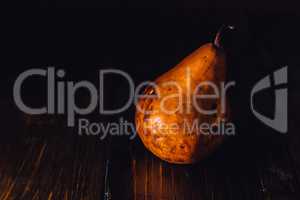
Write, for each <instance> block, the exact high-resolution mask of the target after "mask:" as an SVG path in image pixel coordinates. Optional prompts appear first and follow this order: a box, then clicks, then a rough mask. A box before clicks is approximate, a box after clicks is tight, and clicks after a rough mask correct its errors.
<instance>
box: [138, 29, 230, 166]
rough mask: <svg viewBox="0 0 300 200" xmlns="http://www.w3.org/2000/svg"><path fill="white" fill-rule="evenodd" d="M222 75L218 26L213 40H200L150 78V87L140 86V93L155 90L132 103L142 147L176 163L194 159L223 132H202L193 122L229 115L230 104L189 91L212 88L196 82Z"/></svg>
mask: <svg viewBox="0 0 300 200" xmlns="http://www.w3.org/2000/svg"><path fill="white" fill-rule="evenodd" d="M225 81H226V58H225V52H224V50H223V49H222V47H221V46H220V32H218V34H217V36H216V38H215V41H214V42H213V43H207V44H204V45H202V46H201V47H200V48H198V49H197V50H196V51H194V52H193V53H192V54H190V55H189V56H187V57H186V58H184V59H183V60H182V61H181V62H180V63H179V64H177V65H176V66H175V67H173V68H172V69H171V70H169V71H168V72H166V73H164V74H163V75H161V76H160V77H158V78H157V79H156V80H155V81H154V82H155V85H156V86H155V87H154V86H148V87H147V88H146V89H145V91H144V94H145V95H154V96H155V97H154V98H140V99H139V101H138V103H137V105H136V106H137V110H136V115H135V123H136V129H137V132H138V135H139V137H140V138H141V140H142V142H143V144H144V145H145V147H146V148H147V149H148V150H150V151H151V152H152V153H153V154H154V155H156V156H158V157H159V158H161V159H162V160H165V161H167V162H170V163H177V164H191V163H195V162H197V161H199V160H201V159H203V158H205V157H206V156H207V155H209V154H210V153H212V152H213V151H214V150H215V149H216V148H217V147H218V146H219V145H220V144H222V142H223V140H224V138H225V136H224V135H221V134H219V135H214V134H210V133H207V131H206V132H205V134H204V133H203V132H201V131H199V129H197V128H193V127H195V123H196V124H197V125H200V124H204V123H205V124H208V125H210V124H213V123H218V122H220V121H221V120H223V121H228V119H229V112H230V110H229V106H228V104H227V103H225V112H224V111H222V108H221V107H222V102H221V100H222V99H221V97H219V98H212V99H209V98H208V99H203V98H194V96H195V95H199V94H200V95H206V94H207V95H212V94H214V93H215V91H214V90H213V88H212V87H211V86H209V85H207V84H203V85H201V86H202V87H199V84H200V83H203V82H211V83H215V85H216V86H218V87H219V86H220V83H222V82H223V83H224V82H225ZM218 89H219V88H218ZM194 99H196V100H194ZM226 102H227V101H226ZM195 104H197V106H198V107H200V108H201V109H202V110H204V111H208V110H215V112H214V113H211V114H207V113H203V112H199V109H197V107H196V106H195ZM223 106H224V105H223Z"/></svg>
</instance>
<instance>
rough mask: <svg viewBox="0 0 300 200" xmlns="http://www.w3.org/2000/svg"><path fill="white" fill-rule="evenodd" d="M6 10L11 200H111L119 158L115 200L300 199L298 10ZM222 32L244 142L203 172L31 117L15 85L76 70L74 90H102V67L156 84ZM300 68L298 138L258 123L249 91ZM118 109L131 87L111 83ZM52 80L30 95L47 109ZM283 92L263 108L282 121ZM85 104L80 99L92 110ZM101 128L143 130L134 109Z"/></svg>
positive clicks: (6, 177)
mask: <svg viewBox="0 0 300 200" xmlns="http://www.w3.org/2000/svg"><path fill="white" fill-rule="evenodd" d="M12 4H14V5H9V6H8V7H3V12H1V33H2V34H1V35H2V36H1V49H2V51H1V52H2V53H1V55H2V56H1V60H0V63H1V73H0V74H1V80H0V81H1V82H0V83H1V85H0V89H1V94H0V103H1V105H0V106H1V110H2V115H1V118H0V119H1V123H0V125H1V127H2V131H1V134H0V135H1V139H0V144H1V146H0V150H1V151H0V199H5V200H6V199H35V198H36V199H46V198H53V199H64V198H65V199H101V198H102V196H103V184H104V167H105V166H104V162H105V160H107V159H108V158H109V159H110V160H111V162H112V165H111V171H110V172H111V176H110V180H111V183H110V186H111V189H112V194H113V199H299V178H300V175H299V173H300V159H299V158H300V149H299V145H300V137H299V131H298V128H297V124H298V123H297V122H298V121H297V118H298V116H297V114H298V111H299V100H300V94H299V90H298V88H297V86H298V85H299V84H298V80H299V76H298V74H299V64H300V63H299V60H298V59H299V48H298V47H299V44H300V43H299V42H300V39H299V35H300V29H299V27H298V26H299V21H300V15H299V13H298V12H297V11H298V7H297V4H296V3H291V2H287V1H286V2H278V3H277V2H273V1H269V2H268V1H248V2H242V1H226V2H225V1H224V2H223V3H219V2H217V1H209V2H208V1H178V0H176V1H148V2H143V1H131V0H127V1H116V0H114V1H104V2H103V1H66V0H64V1H36V2H22V3H17V2H12ZM222 24H232V25H234V26H235V27H236V29H235V31H233V32H231V33H228V34H226V35H225V37H224V46H225V49H226V52H227V58H228V68H229V71H228V77H229V79H230V80H235V81H236V82H237V86H236V87H235V88H234V90H233V91H231V93H230V94H229V95H230V96H229V98H230V103H231V106H232V108H233V116H234V117H233V120H234V121H235V122H236V124H237V128H238V129H237V130H238V132H237V136H234V137H232V138H230V139H229V140H228V141H227V142H226V143H225V144H224V145H223V146H222V147H221V148H220V149H219V151H217V152H216V153H215V154H214V155H212V156H211V157H209V158H208V159H206V160H204V161H202V162H200V163H198V164H196V165H193V166H177V165H170V164H167V163H165V162H163V161H160V160H159V159H157V158H156V157H154V156H153V155H152V154H151V153H149V152H148V151H146V150H145V149H144V148H143V146H142V144H141V143H140V141H139V139H138V138H136V139H135V140H134V141H130V140H129V139H128V137H113V138H110V139H107V140H104V141H99V139H98V138H95V137H91V136H89V137H83V136H81V137H80V136H78V135H77V130H75V129H70V128H66V127H65V124H66V123H65V116H58V115H55V116H50V117H49V116H28V115H25V114H23V113H21V112H20V111H18V109H17V108H16V106H15V105H14V102H13V99H12V88H13V83H14V81H15V79H16V78H17V76H18V75H19V74H20V73H21V72H23V71H24V70H26V69H30V68H47V67H48V66H55V67H56V68H61V69H65V70H66V71H67V76H66V78H65V80H66V81H68V80H69V81H76V80H77V81H79V80H89V81H92V82H93V83H94V84H95V85H96V86H97V84H98V76H97V74H98V70H99V69H104V68H116V69H121V70H124V71H126V72H128V73H129V74H130V75H131V77H132V78H133V79H134V81H135V83H136V84H138V83H140V82H142V81H145V80H153V79H155V78H156V77H157V76H159V75H160V74H162V73H164V72H166V71H167V70H168V69H170V68H171V67H172V66H174V65H175V64H176V63H178V62H179V61H180V60H181V59H182V58H184V57H185V56H186V55H188V54H189V53H191V52H192V51H193V50H195V49H196V48H198V47H199V46H201V45H202V44H204V43H206V42H210V41H212V40H213V37H214V35H215V33H216V32H217V30H218V29H219V27H220V26H221V25H222ZM285 65H288V67H289V84H288V88H289V132H288V134H286V135H281V134H279V133H277V132H276V131H273V130H272V129H271V128H268V127H266V126H265V125H263V124H262V123H261V122H260V121H258V120H257V119H256V118H255V117H254V115H252V113H251V111H250V107H249V94H250V90H251V88H252V87H253V85H254V84H255V83H256V82H257V81H258V80H260V79H261V78H263V77H264V76H265V75H267V74H270V73H272V72H273V71H274V70H276V69H279V68H281V67H283V66H285ZM107 83H108V84H107V87H106V90H105V102H107V104H106V106H107V107H117V106H119V105H122V103H124V101H126V99H127V90H128V88H127V85H126V83H124V82H122V80H121V79H118V78H116V77H114V78H111V79H109V80H108V82H107ZM44 88H45V84H44V83H43V82H41V81H39V82H37V81H36V82H34V81H33V82H30V83H28V84H27V85H26V86H25V92H24V93H25V94H24V96H25V98H26V100H27V101H28V102H29V103H31V104H33V105H41V103H42V102H43V100H44V98H45V95H46V92H45V89H44ZM272 95H273V92H272V91H266V92H265V93H264V94H262V95H261V96H259V97H258V98H259V100H258V102H260V103H259V104H258V105H257V107H258V108H259V110H260V111H262V112H264V113H266V114H267V115H269V116H272V114H273V113H272V110H273V106H274V102H273V96H272ZM85 102H86V96H85V95H84V93H83V95H81V96H79V97H78V103H79V104H82V105H85ZM88 117H89V118H90V119H91V120H94V121H96V122H99V121H103V122H105V121H117V120H118V118H119V117H124V118H125V119H128V120H130V121H133V117H134V107H133V106H132V107H131V109H129V110H128V111H126V112H124V113H122V114H120V115H114V116H102V115H99V114H98V113H94V114H92V115H90V116H88Z"/></svg>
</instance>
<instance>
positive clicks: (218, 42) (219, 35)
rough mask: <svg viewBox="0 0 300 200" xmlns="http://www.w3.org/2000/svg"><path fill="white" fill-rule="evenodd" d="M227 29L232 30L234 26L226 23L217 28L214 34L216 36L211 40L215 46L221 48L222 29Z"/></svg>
mask: <svg viewBox="0 0 300 200" xmlns="http://www.w3.org/2000/svg"><path fill="white" fill-rule="evenodd" d="M227 29H229V30H233V29H234V26H230V25H226V26H225V25H224V24H223V25H222V26H221V27H220V28H219V30H218V32H217V34H216V36H215V39H214V42H213V44H214V46H215V47H217V48H222V44H221V39H222V35H223V33H224V31H225V30H227Z"/></svg>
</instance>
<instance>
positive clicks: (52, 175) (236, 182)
mask: <svg viewBox="0 0 300 200" xmlns="http://www.w3.org/2000/svg"><path fill="white" fill-rule="evenodd" d="M51 127H52V126H51V125H47V124H43V125H42V127H40V125H36V124H35V125H33V127H31V128H25V129H23V130H20V131H21V132H20V133H21V134H20V135H21V137H16V138H11V139H9V140H7V141H5V142H3V141H2V142H1V145H0V199H1V200H10V199H16V200H19V199H25V200H26V199H43V200H44V199H55V200H56V199H72V200H73V199H87V200H88V199H91V200H95V199H103V195H104V194H103V192H104V191H103V185H104V174H105V173H104V172H105V160H106V159H107V158H108V157H107V155H108V154H107V152H106V151H107V150H106V149H107V145H108V143H107V140H104V141H100V140H99V138H95V137H84V136H76V135H74V134H75V133H73V132H72V131H74V130H72V129H71V130H70V129H65V128H63V127H56V128H53V127H52V128H51ZM22 132H23V133H22ZM288 141H289V140H288V137H285V136H282V135H274V138H272V140H271V139H270V138H268V139H267V138H266V137H262V136H261V137H239V136H236V137H233V138H230V139H229V140H227V142H226V143H225V144H224V145H223V146H222V147H221V148H220V149H219V150H218V151H217V153H216V154H214V155H211V156H210V157H209V158H207V159H206V160H204V161H202V162H200V163H198V164H196V165H172V164H168V163H166V162H163V161H161V160H159V159H158V158H156V157H154V156H153V155H152V154H151V153H150V152H148V151H146V150H145V148H144V147H143V146H142V144H141V143H140V141H139V140H138V139H136V140H134V141H129V140H127V138H122V137H121V138H111V143H110V145H109V146H108V149H109V150H110V151H111V153H110V156H109V158H110V160H111V167H110V169H109V170H110V176H109V180H110V183H109V184H110V187H111V191H112V199H136V200H140V199H179V200H181V199H187V200H190V199H197V200H201V199H205V200H206V199H212V200H214V199H266V200H268V199H291V200H293V199H295V200H296V199H299V163H298V164H297V162H296V159H294V158H293V155H292V154H291V153H290V150H289V145H288Z"/></svg>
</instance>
